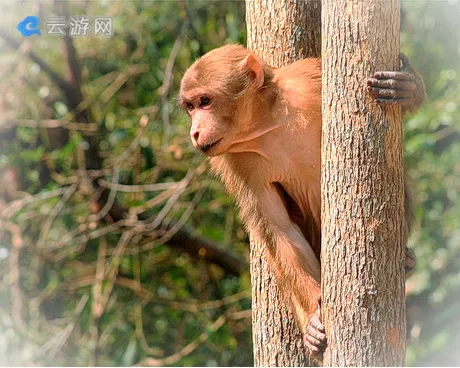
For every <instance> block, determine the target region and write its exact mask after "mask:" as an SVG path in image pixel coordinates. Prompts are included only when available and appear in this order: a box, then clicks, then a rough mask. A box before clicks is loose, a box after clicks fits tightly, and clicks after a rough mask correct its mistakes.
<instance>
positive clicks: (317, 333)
mask: <svg viewBox="0 0 460 368" xmlns="http://www.w3.org/2000/svg"><path fill="white" fill-rule="evenodd" d="M304 342H305V345H306V346H307V348H308V350H310V352H311V353H312V354H313V355H315V356H316V357H317V358H319V359H321V358H322V354H323V349H324V347H325V346H326V334H325V333H324V326H323V322H322V321H321V309H320V307H319V306H318V309H317V310H316V312H315V313H313V314H312V315H310V318H309V320H308V326H307V329H306V331H305V335H304Z"/></svg>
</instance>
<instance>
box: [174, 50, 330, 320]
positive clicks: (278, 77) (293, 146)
mask: <svg viewBox="0 0 460 368" xmlns="http://www.w3.org/2000/svg"><path fill="white" fill-rule="evenodd" d="M249 54H250V52H249V51H248V50H246V49H245V48H243V47H241V46H237V45H230V46H224V47H221V48H219V49H217V50H215V51H213V52H211V53H209V54H207V55H205V56H204V57H203V58H201V59H199V60H198V61H197V62H195V64H194V65H193V66H192V67H191V68H190V69H189V71H188V72H187V73H186V75H185V76H184V79H183V82H182V86H181V93H180V98H181V101H182V103H184V102H185V101H193V100H194V99H195V96H200V94H203V93H204V94H206V95H210V96H211V97H212V98H213V99H214V101H215V106H214V114H210V113H209V112H208V114H201V113H202V111H198V110H199V109H198V108H197V109H196V110H194V113H195V114H200V115H198V116H196V115H195V116H192V120H193V121H195V119H196V121H198V124H199V125H200V127H198V129H205V128H203V127H205V126H207V127H208V128H209V129H214V130H213V131H212V132H211V133H209V135H210V137H213V136H215V138H221V135H222V136H224V137H225V136H228V135H231V139H229V140H228V142H224V140H225V138H224V139H223V142H221V143H220V146H224V147H223V148H222V149H219V145H218V146H216V147H215V149H216V150H218V151H217V152H212V149H211V151H210V152H209V153H208V154H210V155H212V157H211V159H210V162H211V167H212V170H213V171H214V172H216V173H217V174H218V175H219V176H220V177H221V178H222V180H223V181H224V183H225V185H226V187H227V190H228V191H229V192H230V193H231V194H232V195H233V196H234V197H235V198H236V200H237V202H238V204H239V207H240V216H241V218H242V220H243V221H244V223H245V225H246V227H247V229H248V231H249V232H250V233H251V235H252V236H254V237H257V238H258V239H260V240H262V241H264V242H267V243H268V244H269V254H270V259H271V263H272V264H273V267H274V269H275V272H276V274H277V275H278V280H279V282H280V284H281V285H280V286H281V287H280V289H282V290H285V291H286V292H285V295H286V297H287V299H291V301H290V302H291V304H293V306H294V308H295V309H296V311H295V314H296V315H297V319H298V320H299V322H300V326H301V327H302V326H303V327H305V326H306V323H307V319H308V315H309V314H312V313H314V311H315V310H316V308H317V307H318V303H319V299H320V266H319V253H320V247H321V244H320V242H321V236H320V202H319V200H320V166H321V157H320V154H321V146H320V142H321V138H320V137H321V65H320V62H319V61H318V60H317V59H305V60H301V61H298V62H297V63H294V64H291V65H289V66H288V67H286V68H282V69H276V70H273V69H271V68H269V67H268V66H266V65H265V64H264V63H263V62H262V61H261V60H258V59H256V60H257V62H258V63H259V65H260V66H261V69H262V73H263V85H262V86H261V87H259V88H253V86H252V85H251V83H252V81H253V80H255V79H256V75H254V74H255V73H253V71H251V70H249V71H248V70H245V68H244V66H242V65H241V63H242V62H243V60H244V59H245V57H247V56H248V55H249ZM224 60H225V61H224ZM216 61H217V62H216ZM220 63H224V64H225V67H224V68H222V69H221V68H220V67H221V66H222V65H219V64H220ZM219 96H222V97H228V96H236V97H235V98H232V99H231V101H227V103H225V104H219V102H220V101H219ZM210 110H211V109H209V110H208V111H210ZM222 125H224V126H225V129H223V130H222V132H220V131H219V130H218V127H216V126H222ZM192 129H193V127H192ZM281 137H282V139H280V138H281ZM215 138H209V139H210V140H211V141H212V140H213V139H215ZM299 138H300V139H299ZM204 143H206V142H204ZM209 143H212V142H209ZM200 144H201V142H200ZM275 183H277V184H275ZM286 194H288V195H289V197H287V196H286ZM286 202H289V203H286ZM294 202H295V203H294ZM287 204H289V205H290V206H288V207H287ZM296 206H298V207H296ZM292 207H294V210H292V211H291V213H289V212H288V210H291V209H292ZM288 301H289V300H288Z"/></svg>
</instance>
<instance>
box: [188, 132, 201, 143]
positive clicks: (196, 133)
mask: <svg viewBox="0 0 460 368" xmlns="http://www.w3.org/2000/svg"><path fill="white" fill-rule="evenodd" d="M190 135H191V136H192V138H193V140H194V141H195V142H198V138H199V136H200V132H198V131H195V132H191V133H190Z"/></svg>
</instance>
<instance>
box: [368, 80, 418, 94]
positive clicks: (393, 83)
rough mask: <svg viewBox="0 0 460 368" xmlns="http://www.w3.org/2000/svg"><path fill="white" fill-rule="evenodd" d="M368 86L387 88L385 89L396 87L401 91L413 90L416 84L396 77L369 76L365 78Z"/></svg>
mask: <svg viewBox="0 0 460 368" xmlns="http://www.w3.org/2000/svg"><path fill="white" fill-rule="evenodd" d="M367 85H368V87H373V88H387V89H397V90H401V91H411V92H413V91H415V90H416V89H417V85H416V84H415V82H413V81H410V80H403V81H402V80H397V79H377V78H369V79H368V80H367Z"/></svg>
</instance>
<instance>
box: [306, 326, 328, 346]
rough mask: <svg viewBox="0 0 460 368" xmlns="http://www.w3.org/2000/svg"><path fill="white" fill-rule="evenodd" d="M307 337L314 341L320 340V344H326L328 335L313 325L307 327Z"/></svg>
mask: <svg viewBox="0 0 460 368" xmlns="http://www.w3.org/2000/svg"><path fill="white" fill-rule="evenodd" d="M306 334H307V336H308V335H310V336H311V337H313V338H314V339H316V340H318V341H319V342H325V341H326V335H325V334H324V333H323V332H321V331H319V330H318V329H316V328H315V327H313V326H312V325H311V324H310V325H308V326H307V331H306Z"/></svg>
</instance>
